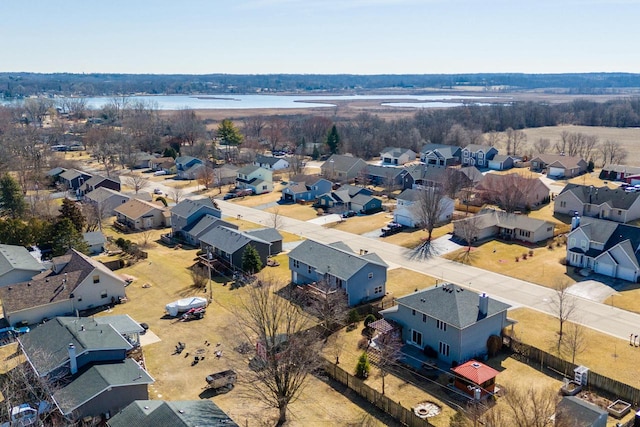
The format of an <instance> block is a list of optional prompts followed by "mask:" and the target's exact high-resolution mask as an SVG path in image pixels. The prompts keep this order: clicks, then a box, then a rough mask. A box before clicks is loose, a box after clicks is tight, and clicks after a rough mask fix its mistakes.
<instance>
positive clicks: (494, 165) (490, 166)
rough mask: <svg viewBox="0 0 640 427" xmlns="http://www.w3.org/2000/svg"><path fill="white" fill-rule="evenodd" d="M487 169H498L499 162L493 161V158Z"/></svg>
mask: <svg viewBox="0 0 640 427" xmlns="http://www.w3.org/2000/svg"><path fill="white" fill-rule="evenodd" d="M489 169H493V170H496V171H499V170H500V162H494V161H493V160H492V161H490V162H489Z"/></svg>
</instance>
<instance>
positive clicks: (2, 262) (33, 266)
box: [0, 244, 44, 276]
mask: <svg viewBox="0 0 640 427" xmlns="http://www.w3.org/2000/svg"><path fill="white" fill-rule="evenodd" d="M43 269H44V267H43V266H42V264H41V263H39V262H38V261H37V260H36V259H35V258H34V257H33V256H32V255H31V254H30V253H29V251H28V250H27V248H25V247H24V246H16V245H3V244H0V276H4V275H5V274H7V273H9V272H10V271H12V270H31V271H33V272H34V273H33V274H34V275H36V274H37V273H38V272H40V271H42V270H43Z"/></svg>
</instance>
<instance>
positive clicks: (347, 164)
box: [320, 154, 367, 182]
mask: <svg viewBox="0 0 640 427" xmlns="http://www.w3.org/2000/svg"><path fill="white" fill-rule="evenodd" d="M366 167H367V163H366V162H365V161H364V160H362V159H361V158H358V157H352V156H345V155H340V154H333V155H332V156H331V157H329V159H327V161H326V162H324V163H323V164H322V166H320V171H321V173H322V176H324V177H326V178H327V179H329V180H331V181H338V182H351V181H354V180H355V179H356V178H358V176H359V175H360V172H362V170H363V169H364V168H366Z"/></svg>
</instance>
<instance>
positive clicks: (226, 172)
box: [213, 163, 240, 186]
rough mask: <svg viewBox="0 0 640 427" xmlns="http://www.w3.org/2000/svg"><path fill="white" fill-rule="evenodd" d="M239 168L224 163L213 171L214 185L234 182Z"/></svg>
mask: <svg viewBox="0 0 640 427" xmlns="http://www.w3.org/2000/svg"><path fill="white" fill-rule="evenodd" d="M239 169H240V168H239V167H238V166H236V165H232V164H230V163H225V164H224V165H222V166H219V167H216V168H214V169H213V176H214V185H216V186H221V185H229V184H233V183H234V182H236V177H237V176H238V170H239Z"/></svg>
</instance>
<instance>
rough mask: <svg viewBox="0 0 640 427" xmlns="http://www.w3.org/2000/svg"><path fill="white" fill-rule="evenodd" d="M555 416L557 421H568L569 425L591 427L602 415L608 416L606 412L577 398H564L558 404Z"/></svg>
mask: <svg viewBox="0 0 640 427" xmlns="http://www.w3.org/2000/svg"><path fill="white" fill-rule="evenodd" d="M556 414H557V415H556V418H557V419H558V420H563V421H570V424H569V425H572V426H576V427H591V426H592V425H593V423H594V421H596V420H597V419H598V418H600V417H601V416H603V415H608V412H607V411H605V410H604V409H602V408H600V407H599V406H596V405H594V404H593V403H591V402H587V401H586V400H584V399H580V398H579V397H576V396H565V397H563V398H562V400H561V401H560V402H559V403H558V406H557V407H556ZM605 419H606V418H605ZM561 425H564V423H562V424H561Z"/></svg>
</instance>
